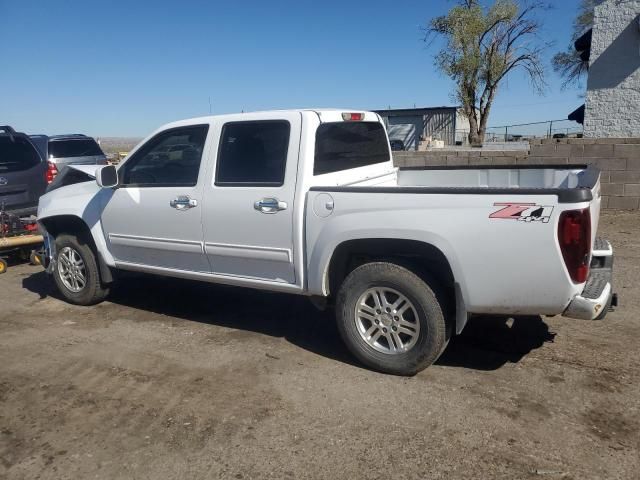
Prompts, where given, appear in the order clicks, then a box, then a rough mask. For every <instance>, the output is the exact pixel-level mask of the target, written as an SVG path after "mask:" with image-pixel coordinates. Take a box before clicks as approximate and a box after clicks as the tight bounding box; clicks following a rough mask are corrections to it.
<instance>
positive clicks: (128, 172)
mask: <svg viewBox="0 0 640 480" xmlns="http://www.w3.org/2000/svg"><path fill="white" fill-rule="evenodd" d="M208 131H209V126H208V125H196V126H192V127H179V128H173V129H171V130H167V131H165V132H162V133H159V134H158V135H156V136H155V137H153V138H152V139H151V140H149V141H148V142H147V143H146V144H145V145H143V146H142V147H141V148H140V150H138V151H137V152H136V153H135V154H134V155H133V156H132V157H131V158H130V159H129V160H127V162H126V163H125V164H124V165H123V166H122V172H121V176H120V179H121V181H120V184H121V185H124V186H126V185H129V186H138V187H147V186H148V187H172V186H183V187H193V186H195V185H196V183H198V172H199V171H200V162H201V160H202V152H203V150H204V143H205V141H206V139H207V132H208Z"/></svg>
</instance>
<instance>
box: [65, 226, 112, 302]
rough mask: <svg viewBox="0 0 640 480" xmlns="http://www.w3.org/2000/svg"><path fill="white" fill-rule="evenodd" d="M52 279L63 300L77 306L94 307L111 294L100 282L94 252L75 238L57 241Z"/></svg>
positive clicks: (66, 236)
mask: <svg viewBox="0 0 640 480" xmlns="http://www.w3.org/2000/svg"><path fill="white" fill-rule="evenodd" d="M53 278H54V281H55V283H56V286H57V287H58V290H59V291H60V293H61V294H62V296H64V298H65V299H66V300H67V301H68V302H70V303H74V304H76V305H95V304H96V303H99V302H101V301H102V300H104V299H105V297H106V296H107V295H108V294H109V289H108V288H107V287H106V286H104V285H103V284H102V282H101V280H100V271H99V270H98V262H97V261H96V256H95V254H94V253H93V250H92V249H91V247H90V246H89V245H88V244H87V242H86V241H84V239H82V238H80V237H77V236H75V235H67V234H63V235H59V236H58V237H57V238H56V258H55V268H54V270H53Z"/></svg>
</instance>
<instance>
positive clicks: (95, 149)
mask: <svg viewBox="0 0 640 480" xmlns="http://www.w3.org/2000/svg"><path fill="white" fill-rule="evenodd" d="M49 155H51V156H53V158H69V157H93V156H95V155H104V153H102V150H101V149H100V146H99V145H98V144H97V143H96V141H95V140H94V139H93V138H88V139H82V140H52V141H50V142H49Z"/></svg>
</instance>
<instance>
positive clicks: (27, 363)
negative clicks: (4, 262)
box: [0, 212, 640, 480]
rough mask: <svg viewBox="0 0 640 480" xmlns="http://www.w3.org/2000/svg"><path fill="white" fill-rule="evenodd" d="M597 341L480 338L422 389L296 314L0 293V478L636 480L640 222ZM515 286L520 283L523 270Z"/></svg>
mask: <svg viewBox="0 0 640 480" xmlns="http://www.w3.org/2000/svg"><path fill="white" fill-rule="evenodd" d="M600 233H601V235H603V236H605V237H608V238H609V239H610V240H612V242H613V243H614V248H615V249H616V290H617V291H618V292H619V294H620V301H621V307H620V308H619V309H618V310H617V311H616V312H615V313H613V314H610V315H609V317H608V318H607V319H606V320H605V321H604V322H585V321H579V320H570V319H564V318H561V317H554V318H540V317H527V318H516V319H513V320H508V321H507V320H504V319H497V318H482V319H480V318H479V319H475V320H473V321H471V322H470V324H469V325H468V327H467V329H466V330H465V332H464V334H463V335H462V336H460V337H457V338H455V339H454V340H453V341H452V343H451V344H450V346H449V348H448V349H447V351H446V352H445V354H444V356H443V357H442V358H441V359H440V360H439V361H438V363H437V364H436V365H434V366H433V367H431V368H429V369H427V370H426V371H424V372H422V373H421V374H419V375H417V376H416V377H414V378H399V377H392V376H386V375H382V374H377V373H374V372H370V371H368V370H366V369H364V368H361V367H360V366H358V365H357V364H355V363H354V362H353V360H352V359H351V358H350V357H349V355H348V353H347V352H346V351H345V349H344V347H343V346H342V345H341V343H340V342H339V340H338V339H337V331H336V329H335V327H334V325H333V321H332V317H331V315H330V314H326V313H324V314H323V313H320V312H317V311H316V310H315V309H314V308H313V307H312V306H311V305H310V304H309V303H308V302H307V301H306V300H305V299H304V298H298V297H292V296H285V295H275V294H266V293H260V292H253V291H249V290H241V289H235V288H228V287H220V286H213V285H207V284H198V283H193V282H187V281H178V280H172V279H162V278H155V277H146V276H132V277H130V278H127V279H126V280H125V281H123V282H122V283H121V284H120V286H119V288H118V289H117V291H115V292H114V294H113V295H112V297H111V298H110V301H109V302H105V303H103V304H101V305H99V306H96V307H92V308H83V307H74V306H71V305H68V304H66V303H64V302H62V301H61V300H59V299H58V298H57V295H56V293H55V292H54V291H53V289H52V288H51V287H50V284H49V282H48V279H47V277H46V275H45V274H44V273H43V271H42V269H41V268H39V267H33V266H29V265H18V266H13V267H10V269H9V271H8V272H7V273H6V274H4V275H2V276H0V308H1V310H0V478H1V479H23V478H24V479H34V478H41V479H74V480H75V479H85V478H104V479H115V478H127V479H128V478H136V479H143V478H144V479H146V478H149V479H154V480H157V479H164V478H175V479H186V478H207V479H212V478H238V479H250V478H278V479H283V478H284V479H286V478H291V479H300V478H330V479H336V478H352V479H355V478H366V479H375V478H415V479H419V478H420V479H425V478H430V479H436V478H509V479H514V478H518V479H521V478H543V479H556V478H565V479H569V478H571V479H596V478H597V479H601V478H607V479H613V478H629V479H630V478H638V471H639V470H640V419H639V405H640V368H639V367H640V354H639V350H640V344H639V340H640V315H639V313H640V287H639V286H638V284H639V283H640V216H639V215H638V214H637V213H635V214H634V213H622V212H618V213H610V212H607V213H605V214H604V215H603V219H602V223H601V232H600ZM514 268H515V266H514Z"/></svg>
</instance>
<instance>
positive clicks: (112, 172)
mask: <svg viewBox="0 0 640 480" xmlns="http://www.w3.org/2000/svg"><path fill="white" fill-rule="evenodd" d="M96 183H97V184H98V186H100V187H102V188H113V187H116V186H118V171H117V170H116V167H115V166H114V165H105V166H104V167H98V168H97V169H96Z"/></svg>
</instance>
